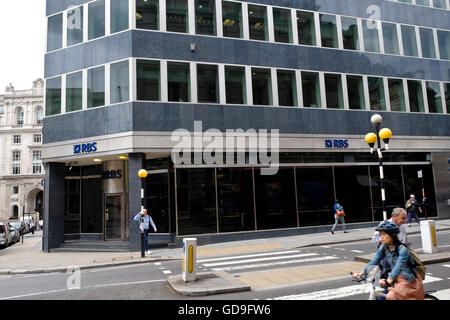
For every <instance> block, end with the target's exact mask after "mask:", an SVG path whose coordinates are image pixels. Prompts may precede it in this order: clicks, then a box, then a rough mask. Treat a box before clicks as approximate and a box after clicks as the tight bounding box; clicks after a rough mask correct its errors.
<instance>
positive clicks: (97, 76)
mask: <svg viewBox="0 0 450 320" xmlns="http://www.w3.org/2000/svg"><path fill="white" fill-rule="evenodd" d="M87 86H88V87H87V107H88V108H94V107H99V106H104V105H105V67H98V68H93V69H89V70H88V83H87Z"/></svg>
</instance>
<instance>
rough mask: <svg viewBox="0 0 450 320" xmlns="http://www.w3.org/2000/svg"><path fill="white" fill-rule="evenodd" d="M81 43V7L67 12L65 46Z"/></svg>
mask: <svg viewBox="0 0 450 320" xmlns="http://www.w3.org/2000/svg"><path fill="white" fill-rule="evenodd" d="M80 42H83V6H80V7H76V8H74V9H71V10H68V11H67V45H68V46H71V45H74V44H77V43H80Z"/></svg>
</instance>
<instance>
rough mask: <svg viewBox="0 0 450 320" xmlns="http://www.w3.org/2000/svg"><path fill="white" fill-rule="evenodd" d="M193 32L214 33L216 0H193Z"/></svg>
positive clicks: (212, 34) (213, 34)
mask: <svg viewBox="0 0 450 320" xmlns="http://www.w3.org/2000/svg"><path fill="white" fill-rule="evenodd" d="M195 32H196V33H197V34H206V35H211V36H215V35H216V1H215V0H195Z"/></svg>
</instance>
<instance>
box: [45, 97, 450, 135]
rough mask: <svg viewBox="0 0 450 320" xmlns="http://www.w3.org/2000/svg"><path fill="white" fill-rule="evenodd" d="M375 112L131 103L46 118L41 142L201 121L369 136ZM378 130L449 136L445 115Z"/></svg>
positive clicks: (395, 116)
mask: <svg viewBox="0 0 450 320" xmlns="http://www.w3.org/2000/svg"><path fill="white" fill-rule="evenodd" d="M374 113H375V112H365V111H350V110H349V111H344V110H322V109H306V108H276V107H247V106H223V105H203V104H202V105H200V104H198V105H195V104H177V103H145V102H135V103H132V104H131V103H127V104H122V105H115V106H112V107H106V108H97V109H93V110H88V111H84V112H78V113H73V114H67V115H61V116H57V117H51V118H46V119H45V120H44V130H43V132H44V143H51V142H58V141H65V140H73V139H82V138H86V137H95V136H101V135H107V134H114V133H120V132H129V131H165V132H172V131H174V130H177V129H185V130H189V131H191V132H192V131H193V130H194V121H202V126H203V131H205V130H208V129H219V130H220V131H222V132H225V131H226V130H227V129H233V130H236V129H243V130H248V129H255V130H259V129H267V130H271V129H279V130H280V133H281V134H283V133H287V134H329V135H336V134H339V135H364V134H366V133H367V132H370V131H373V130H374V128H373V127H372V125H371V123H370V117H371V116H372V115H373V114H374ZM381 114H382V115H383V118H384V121H383V127H384V126H385V127H389V128H390V129H391V130H392V131H393V132H394V134H395V135H406V136H447V137H449V136H450V116H448V115H431V114H413V113H394V112H392V113H389V112H381Z"/></svg>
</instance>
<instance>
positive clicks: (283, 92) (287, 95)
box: [277, 70, 298, 107]
mask: <svg viewBox="0 0 450 320" xmlns="http://www.w3.org/2000/svg"><path fill="white" fill-rule="evenodd" d="M277 78H278V80H277V81H278V102H279V104H280V106H288V107H294V106H295V107H296V106H298V103H297V84H296V80H295V72H294V71H288V70H277Z"/></svg>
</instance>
